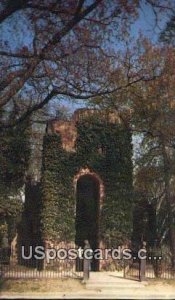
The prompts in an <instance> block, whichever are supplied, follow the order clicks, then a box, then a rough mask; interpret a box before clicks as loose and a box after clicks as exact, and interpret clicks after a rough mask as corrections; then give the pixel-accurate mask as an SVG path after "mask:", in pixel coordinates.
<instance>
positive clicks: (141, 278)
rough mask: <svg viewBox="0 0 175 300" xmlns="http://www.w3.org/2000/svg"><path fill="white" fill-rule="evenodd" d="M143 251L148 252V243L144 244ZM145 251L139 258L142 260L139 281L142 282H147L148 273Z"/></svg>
mask: <svg viewBox="0 0 175 300" xmlns="http://www.w3.org/2000/svg"><path fill="white" fill-rule="evenodd" d="M141 249H143V250H145V251H146V242H143V243H142V248H141ZM141 249H140V250H141ZM145 251H143V254H142V255H141V253H140V257H139V259H140V264H139V280H140V281H143V280H145V272H146V257H145V256H146V253H145ZM142 257H143V258H142Z"/></svg>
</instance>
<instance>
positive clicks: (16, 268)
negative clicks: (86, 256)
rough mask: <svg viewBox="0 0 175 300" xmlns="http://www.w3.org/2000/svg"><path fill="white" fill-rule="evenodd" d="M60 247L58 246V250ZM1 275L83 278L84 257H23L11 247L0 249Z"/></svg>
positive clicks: (13, 276)
mask: <svg viewBox="0 0 175 300" xmlns="http://www.w3.org/2000/svg"><path fill="white" fill-rule="evenodd" d="M58 249H59V248H57V250H58ZM0 276H1V277H3V278H22V279H23V278H65V277H69V278H70V277H71V278H82V277H83V259H80V258H77V259H59V258H54V259H51V260H50V262H48V263H46V262H45V261H43V260H37V259H35V258H34V257H32V258H31V259H23V258H22V257H21V255H19V253H18V254H17V253H16V252H14V253H12V252H11V250H10V249H9V248H4V249H0Z"/></svg>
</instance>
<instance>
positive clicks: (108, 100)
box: [91, 39, 175, 266]
mask: <svg viewBox="0 0 175 300" xmlns="http://www.w3.org/2000/svg"><path fill="white" fill-rule="evenodd" d="M133 49H135V51H131V48H130V49H129V51H130V55H128V56H127V51H126V58H124V60H125V64H123V68H122V69H121V72H120V80H121V82H126V79H127V78H130V76H132V78H133V76H134V74H136V78H137V76H138V70H141V72H140V73H139V75H140V76H142V75H143V76H144V80H138V81H137V82H135V84H134V85H133V84H131V85H128V86H127V88H125V89H121V90H120V92H119V91H118V92H117V93H116V94H115V93H114V94H113V95H106V97H98V98H97V99H95V100H94V101H91V103H93V102H94V104H95V105H96V106H97V105H98V106H100V107H105V108H107V109H109V110H114V111H117V113H118V114H119V116H120V119H121V121H122V122H123V123H124V125H125V126H127V128H128V130H130V131H131V132H132V133H133V135H136V137H137V138H136V139H135V143H137V142H138V140H139V139H140V140H141V141H142V143H141V146H140V148H141V149H142V151H141V153H140V155H139V156H138V158H137V160H136V164H135V188H136V191H138V192H139V193H142V195H143V196H144V198H145V199H147V202H148V201H149V202H150V203H152V204H154V205H155V206H156V207H157V210H158V211H159V212H160V214H159V215H160V217H161V218H163V221H164V224H165V227H164V228H163V229H162V230H161V232H159V233H161V234H164V233H165V232H166V238H168V240H169V245H170V248H171V253H172V264H173V266H175V210H174V209H175V201H174V199H175V193H174V188H173V183H174V180H175V178H174V171H175V134H174V132H175V89H174V80H175V76H174V67H175V54H174V51H173V49H171V48H167V47H162V48H161V47H159V46H153V45H152V44H151V43H150V42H149V41H148V40H146V39H139V40H138V42H137V43H136V45H135V46H134V48H133ZM136 53H137V54H136ZM131 54H132V56H131ZM131 57H132V60H131ZM128 66H130V67H129V68H128ZM133 66H134V67H133ZM128 70H129V72H128ZM134 71H135V73H134ZM130 72H131V74H132V75H130ZM125 74H126V75H125ZM151 78H152V80H150V79H151ZM153 79H154V80H153ZM111 80H113V81H114V82H115V77H113V78H111ZM163 211H164V213H163V214H162V212H163ZM159 222H160V220H159ZM165 229H166V231H165ZM167 234H168V237H167Z"/></svg>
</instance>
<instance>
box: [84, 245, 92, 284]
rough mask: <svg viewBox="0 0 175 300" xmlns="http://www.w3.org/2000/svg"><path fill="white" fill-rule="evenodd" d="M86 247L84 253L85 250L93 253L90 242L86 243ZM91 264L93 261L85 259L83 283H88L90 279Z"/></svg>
mask: <svg viewBox="0 0 175 300" xmlns="http://www.w3.org/2000/svg"><path fill="white" fill-rule="evenodd" d="M84 243H85V246H84V252H85V250H89V252H91V253H92V249H91V247H90V244H89V241H88V240H85V241H84ZM90 263H91V260H90V259H89V258H87V257H85V255H84V257H83V282H86V281H87V280H88V279H89V275H90Z"/></svg>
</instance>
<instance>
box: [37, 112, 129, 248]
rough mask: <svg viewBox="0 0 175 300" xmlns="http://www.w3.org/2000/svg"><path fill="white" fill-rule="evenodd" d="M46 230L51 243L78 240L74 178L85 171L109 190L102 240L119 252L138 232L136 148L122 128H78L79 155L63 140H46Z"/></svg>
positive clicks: (87, 123)
mask: <svg viewBox="0 0 175 300" xmlns="http://www.w3.org/2000/svg"><path fill="white" fill-rule="evenodd" d="M43 149H44V150H43V172H42V174H43V175H42V184H41V186H42V201H43V211H42V215H41V222H42V229H43V234H44V237H45V238H56V239H59V240H74V237H75V214H76V211H75V210H76V199H75V191H74V187H73V178H74V176H75V175H76V174H77V173H78V171H79V170H80V168H83V167H88V168H89V169H90V170H91V171H93V172H95V173H97V174H98V175H99V176H100V177H101V179H102V181H103V183H104V186H105V199H104V204H103V207H102V211H101V214H100V236H101V238H102V239H103V240H104V241H105V242H106V243H107V244H108V245H111V246H112V245H113V246H117V245H120V244H122V243H124V242H125V241H126V240H127V239H129V238H130V236H131V230H132V203H133V197H132V159H131V158H132V143H131V134H130V132H129V131H128V130H127V129H126V128H124V127H123V126H122V125H121V124H112V123H109V122H107V121H104V120H102V119H100V118H94V117H91V118H87V119H83V120H82V121H81V122H79V123H77V141H76V151H75V153H68V152H66V151H65V150H63V148H62V146H61V138H60V136H59V135H58V134H52V135H46V136H45V138H44V144H43Z"/></svg>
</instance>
